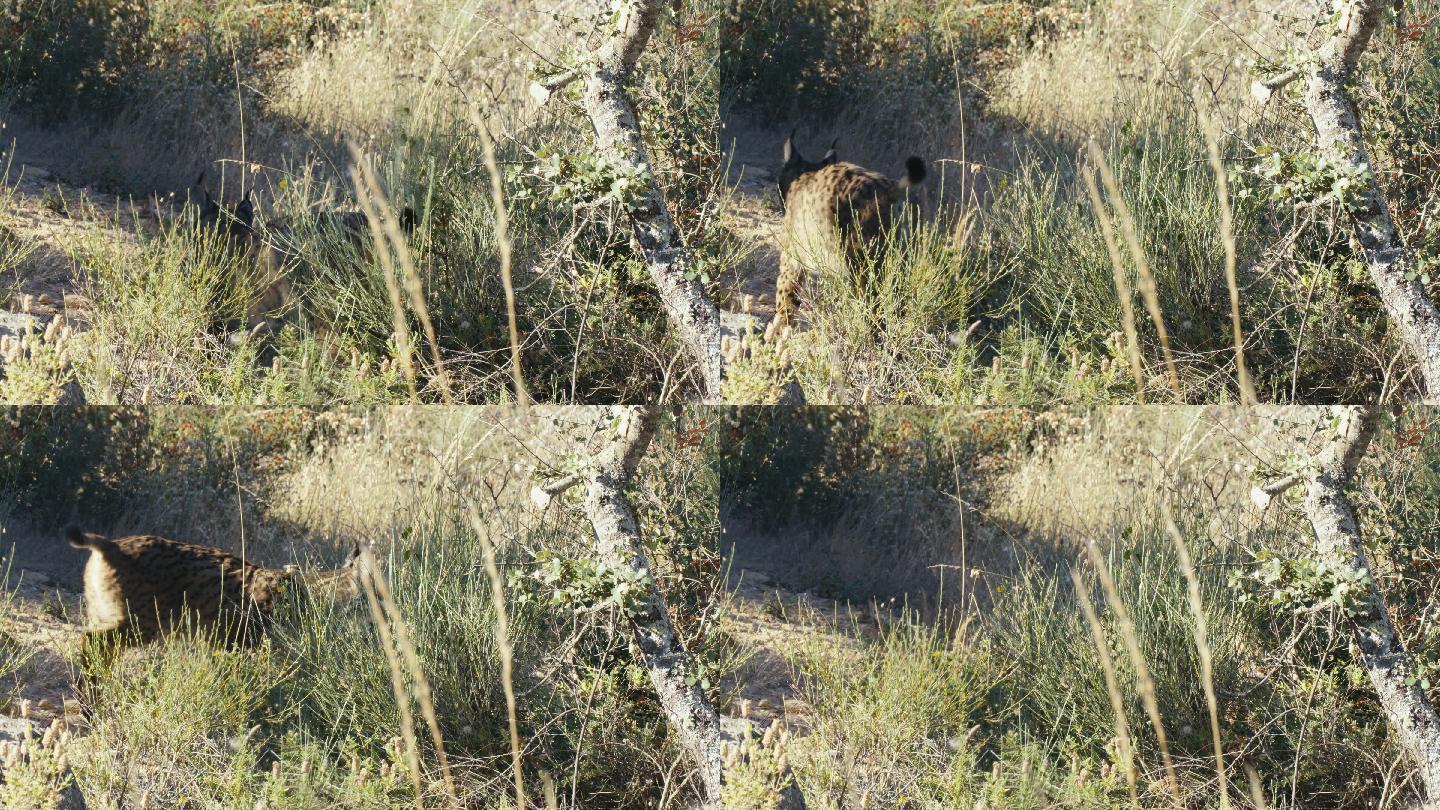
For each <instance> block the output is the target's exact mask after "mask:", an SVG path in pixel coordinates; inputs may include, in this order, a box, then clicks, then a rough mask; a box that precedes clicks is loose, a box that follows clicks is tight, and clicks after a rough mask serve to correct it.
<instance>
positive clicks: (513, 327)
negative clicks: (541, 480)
mask: <svg viewBox="0 0 1440 810" xmlns="http://www.w3.org/2000/svg"><path fill="white" fill-rule="evenodd" d="M470 120H471V122H472V123H474V125H475V131H476V132H477V133H479V135H480V151H481V153H482V154H483V155H484V156H485V171H486V173H488V174H489V175H490V199H491V200H492V202H493V204H494V206H495V244H496V247H497V249H498V250H499V252H500V283H501V284H503V285H504V286H505V310H506V314H507V316H508V319H509V325H510V373H511V375H512V376H513V377H514V378H515V400H516V402H518V403H519V404H520V405H525V404H526V403H528V402H529V401H530V396H529V394H528V393H527V392H526V391H525V377H524V375H523V374H521V373H520V326H519V323H518V320H517V318H516V316H515V282H514V280H513V279H512V277H511V254H512V250H513V247H514V246H513V245H512V244H511V242H510V212H508V211H506V210H505V186H504V181H503V179H502V177H501V174H500V163H499V162H498V161H497V160H496V159H495V143H494V141H493V140H492V139H491V137H490V130H489V129H488V128H487V127H486V126H485V122H484V121H482V120H480V113H478V112H476V110H475V108H474V107H473V106H472V107H470Z"/></svg>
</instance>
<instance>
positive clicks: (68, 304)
mask: <svg viewBox="0 0 1440 810" xmlns="http://www.w3.org/2000/svg"><path fill="white" fill-rule="evenodd" d="M23 157H24V156H23V153H22V154H21V155H17V156H15V158H14V160H13V161H12V162H11V164H10V171H9V174H8V176H7V177H5V179H4V190H3V191H0V228H4V229H5V230H7V231H9V232H10V234H12V235H13V236H14V237H16V238H17V239H18V240H19V242H20V244H21V245H22V247H23V249H25V250H27V251H28V253H27V255H26V256H25V258H24V260H23V261H22V262H21V263H20V266H19V268H18V269H15V270H10V271H3V272H0V311H7V312H28V313H31V314H34V315H36V316H39V317H40V318H42V319H48V318H49V317H53V316H55V315H62V314H63V315H65V316H67V318H71V319H75V318H83V315H84V312H85V310H86V309H87V307H88V303H89V302H88V301H87V300H86V299H85V297H84V295H83V290H82V287H83V284H82V277H83V273H82V271H81V266H80V262H79V260H78V259H77V254H78V251H79V248H80V247H81V246H82V245H83V244H84V243H85V242H86V241H89V240H94V239H97V238H100V239H107V240H113V241H116V242H118V243H121V244H127V245H137V244H138V240H137V233H139V232H140V231H146V232H151V233H153V232H155V231H156V230H158V229H159V227H160V221H159V218H158V217H157V214H156V211H157V209H158V208H159V207H160V206H158V205H157V204H156V203H155V202H154V201H153V200H131V199H124V198H121V197H118V196H116V195H114V194H105V193H102V192H98V191H95V190H94V189H92V188H88V187H86V186H79V185H74V184H71V183H67V182H65V181H64V180H62V179H61V178H59V177H57V176H56V175H55V174H53V173H52V172H51V171H50V170H49V169H47V168H46V167H45V166H43V165H40V164H39V163H37V162H26V161H25V160H24V159H23Z"/></svg>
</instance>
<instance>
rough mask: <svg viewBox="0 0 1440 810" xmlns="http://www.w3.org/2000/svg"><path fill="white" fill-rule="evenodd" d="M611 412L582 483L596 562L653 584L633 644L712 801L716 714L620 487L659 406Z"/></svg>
mask: <svg viewBox="0 0 1440 810" xmlns="http://www.w3.org/2000/svg"><path fill="white" fill-rule="evenodd" d="M614 412H615V413H616V415H617V416H618V417H619V419H618V434H619V435H618V436H616V438H615V440H614V441H612V442H611V443H610V445H609V446H608V447H606V448H605V449H604V450H603V451H601V453H600V456H599V458H598V459H596V463H595V467H594V470H593V472H592V473H591V475H590V478H589V481H588V483H587V486H586V492H585V515H586V516H587V517H588V518H589V519H590V524H591V525H592V526H594V528H595V544H596V549H597V551H598V553H599V556H600V559H602V560H604V561H605V562H606V563H608V564H610V565H611V566H612V567H613V568H614V569H615V570H617V571H628V572H631V573H633V574H636V575H638V576H639V577H640V578H643V579H644V580H645V581H647V582H649V583H650V588H649V593H648V594H647V595H646V597H645V603H644V605H643V607H642V608H641V610H640V611H639V615H637V616H635V617H634V618H633V627H632V630H633V632H634V642H635V645H636V646H637V647H638V648H639V650H640V657H641V661H642V663H643V664H644V666H645V671H646V672H648V673H649V675H650V683H651V684H652V685H654V687H655V693H656V695H657V696H658V697H659V699H660V705H661V707H662V708H663V709H664V711H665V716H666V717H667V718H668V719H669V721H670V727H671V728H672V729H673V730H674V732H675V735H676V736H677V737H678V738H679V740H680V745H681V747H682V748H683V749H684V750H685V752H686V753H687V754H689V756H690V761H691V764H693V765H694V766H695V769H696V771H697V772H698V774H699V776H700V781H701V784H702V788H703V793H704V796H705V799H706V801H707V802H710V803H715V802H718V801H719V800H720V792H721V787H722V782H721V760H720V718H719V717H718V716H716V714H715V709H714V708H712V707H711V706H710V702H709V701H708V700H707V699H706V698H705V693H704V691H702V690H701V689H700V687H699V686H696V685H694V683H695V681H696V680H697V679H696V678H695V677H693V676H694V674H695V666H694V663H693V662H692V661H691V660H690V654H689V653H688V652H687V651H686V650H685V648H684V646H683V645H682V644H681V643H680V639H679V637H677V636H676V635H675V628H674V625H672V624H671V622H670V613H669V611H668V610H667V609H666V607H665V602H664V600H663V599H662V598H661V596H660V591H659V589H658V588H656V587H655V585H654V578H653V577H652V575H651V570H650V562H649V560H647V559H646V556H645V549H644V547H643V546H642V545H641V543H640V529H639V528H638V526H637V525H636V523H635V513H634V510H633V509H632V508H631V506H630V500H629V498H628V497H627V496H626V495H625V486H626V485H627V484H628V483H629V482H630V478H631V477H632V476H633V475H634V474H635V468H636V466H638V465H639V463H640V459H641V458H642V457H643V456H644V455H645V450H646V448H647V447H649V445H650V440H651V438H653V437H654V435H655V428H656V426H657V425H658V423H659V421H660V411H659V409H657V408H655V407H653V406H620V407H616V408H615V409H614Z"/></svg>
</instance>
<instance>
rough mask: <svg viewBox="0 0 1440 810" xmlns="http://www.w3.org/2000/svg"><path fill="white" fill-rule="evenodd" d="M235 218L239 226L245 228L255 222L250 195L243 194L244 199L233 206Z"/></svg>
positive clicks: (253, 207) (253, 205) (253, 206)
mask: <svg viewBox="0 0 1440 810" xmlns="http://www.w3.org/2000/svg"><path fill="white" fill-rule="evenodd" d="M235 218H236V219H237V220H239V221H240V224H241V225H244V226H245V227H247V228H248V227H250V224H251V223H252V222H254V221H255V204H254V203H252V202H250V194H249V193H248V192H247V193H246V194H245V199H243V200H241V201H240V204H239V205H237V206H235Z"/></svg>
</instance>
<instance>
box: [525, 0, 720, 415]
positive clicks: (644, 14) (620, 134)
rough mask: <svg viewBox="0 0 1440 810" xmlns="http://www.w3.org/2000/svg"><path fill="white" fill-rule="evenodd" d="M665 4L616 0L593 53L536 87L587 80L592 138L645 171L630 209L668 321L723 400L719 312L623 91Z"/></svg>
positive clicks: (544, 94)
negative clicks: (694, 275) (695, 273)
mask: <svg viewBox="0 0 1440 810" xmlns="http://www.w3.org/2000/svg"><path fill="white" fill-rule="evenodd" d="M661 7H662V6H661V2H660V0H618V2H616V3H615V4H614V8H615V10H616V15H615V17H614V18H613V20H612V21H611V22H609V23H607V25H613V26H614V27H613V29H612V30H611V32H610V35H609V36H608V37H607V38H606V39H605V42H604V44H602V45H601V46H600V48H599V50H598V51H597V52H596V54H595V55H594V57H593V61H590V62H588V63H587V64H586V65H585V66H583V67H580V68H576V69H573V70H570V71H568V72H566V73H563V74H561V75H559V76H555V77H553V78H551V79H549V80H547V81H545V82H542V83H537V84H536V85H535V86H533V87H532V88H531V95H533V96H534V97H535V98H536V99H538V100H540V101H541V102H542V103H543V102H544V101H546V100H547V99H549V98H550V97H551V95H553V94H554V93H555V91H557V90H559V89H560V88H562V87H565V86H566V85H568V84H570V83H572V82H575V81H582V82H583V83H584V90H583V92H582V94H581V104H582V106H583V107H584V109H585V113H586V115H588V116H589V117H590V123H591V126H593V127H594V129H595V146H596V149H597V150H598V151H599V153H600V155H601V156H602V157H604V158H606V159H607V160H609V161H610V162H611V163H614V164H616V165H617V166H620V167H623V168H626V169H630V170H635V171H637V172H639V173H640V176H642V177H645V178H647V179H648V183H646V187H645V189H644V191H643V193H642V194H641V195H640V199H639V200H638V201H636V202H635V204H634V205H633V206H632V207H631V209H630V223H631V226H632V234H633V236H634V238H635V242H636V244H637V245H638V246H639V248H640V253H641V255H642V256H643V257H644V259H645V264H646V266H647V267H648V268H649V270H650V277H651V279H653V280H654V282H655V287H656V289H657V290H658V291H659V293H660V300H661V301H662V302H663V303H664V305H665V309H666V312H667V313H669V316H670V320H671V323H673V324H674V326H675V331H676V332H677V333H678V334H679V336H680V339H681V341H682V342H683V343H684V344H685V348H686V350H687V351H688V352H689V353H690V356H691V358H692V359H693V360H694V362H695V366H696V370H697V371H698V372H699V381H698V382H699V389H700V393H701V397H702V398H703V399H706V400H718V399H719V398H720V383H721V379H722V363H723V360H722V357H721V353H720V313H719V310H718V309H716V307H715V302H714V301H712V300H710V297H709V296H708V295H707V294H706V293H705V286H704V285H703V284H701V283H700V282H699V281H698V280H692V279H691V278H689V277H688V274H689V273H690V271H691V270H692V269H693V267H694V257H693V255H692V254H691V251H690V249H689V248H688V247H686V246H685V244H684V242H683V240H682V239H681V238H680V234H679V232H678V231H677V230H676V228H675V221H674V219H673V218H671V216H670V209H669V207H668V205H667V204H666V202H665V192H664V189H662V188H661V187H660V184H659V182H658V181H657V180H656V179H655V175H654V172H653V171H651V168H650V160H649V158H648V156H647V155H646V152H645V145H644V143H643V142H642V140H641V138H640V122H639V120H638V119H637V118H636V115H635V104H634V102H633V101H631V99H630V96H629V94H628V93H626V92H625V82H626V80H628V79H629V78H630V74H631V73H633V72H634V70H635V63H636V61H638V60H639V58H640V54H641V53H643V52H644V50H645V46H646V44H648V43H649V41H650V36H651V34H653V33H654V31H655V24H656V21H657V20H658V18H659V15H660V9H661Z"/></svg>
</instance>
